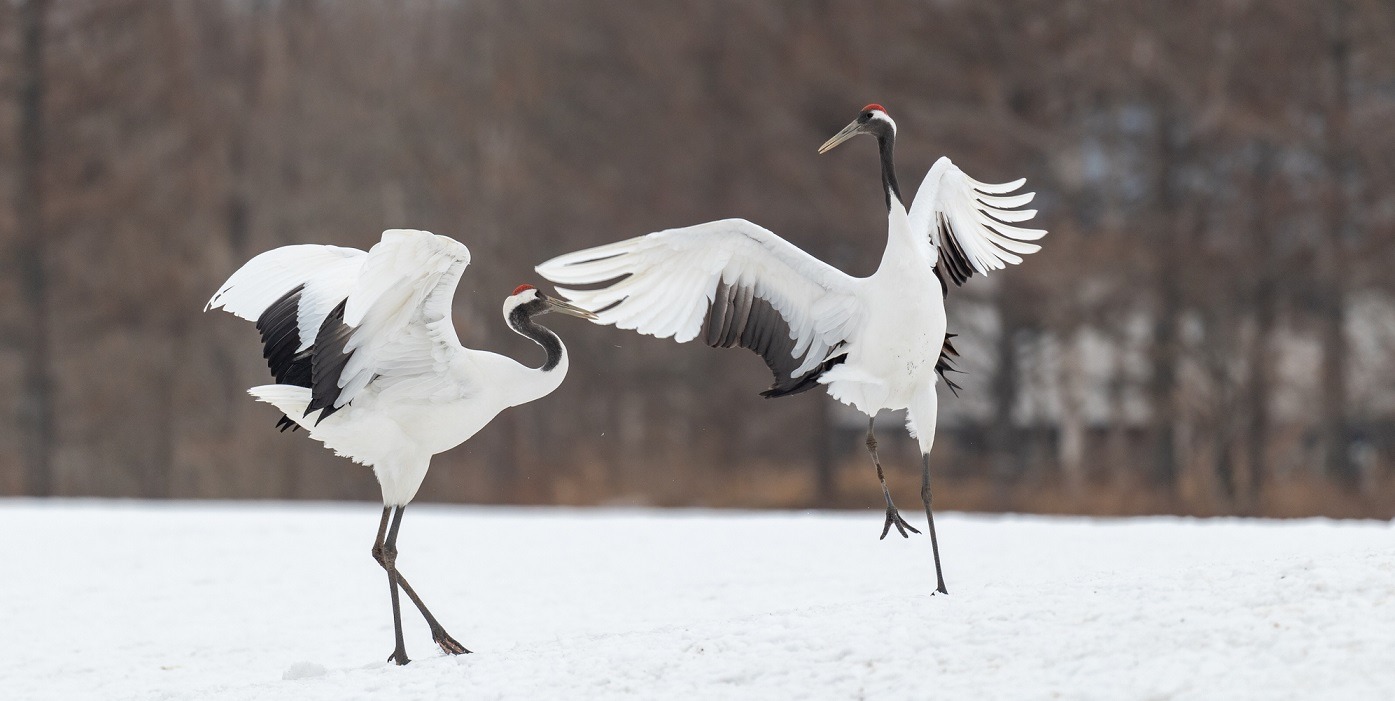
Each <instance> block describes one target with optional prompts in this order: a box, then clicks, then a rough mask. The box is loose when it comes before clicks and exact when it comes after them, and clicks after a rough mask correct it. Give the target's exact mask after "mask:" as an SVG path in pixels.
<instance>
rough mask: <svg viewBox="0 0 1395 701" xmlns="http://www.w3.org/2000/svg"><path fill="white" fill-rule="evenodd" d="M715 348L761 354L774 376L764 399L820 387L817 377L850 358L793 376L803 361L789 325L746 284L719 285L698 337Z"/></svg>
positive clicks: (844, 356) (833, 359) (833, 360)
mask: <svg viewBox="0 0 1395 701" xmlns="http://www.w3.org/2000/svg"><path fill="white" fill-rule="evenodd" d="M699 335H700V336H701V337H702V339H703V341H705V342H706V343H707V345H709V346H711V347H713V348H734V347H741V348H745V349H747V350H750V351H752V352H754V353H755V354H757V355H759V356H760V357H761V358H762V359H763V360H764V361H765V365H766V367H768V368H770V372H771V374H772V375H774V376H775V381H774V383H773V384H771V385H770V388H769V389H767V390H765V391H764V392H761V396H762V397H767V398H769V397H785V396H789V395H791V394H799V393H800V392H805V391H808V390H810V389H813V388H814V387H816V386H818V378H819V376H820V375H822V374H823V373H824V372H827V371H828V369H829V368H831V367H833V366H835V365H837V364H839V363H841V362H843V361H844V360H846V359H847V354H842V355H838V356H834V357H830V358H829V359H828V360H826V361H824V362H823V363H821V364H820V365H819V366H818V367H816V368H814V369H813V370H810V371H809V372H806V373H804V374H803V375H799V376H794V375H793V373H794V371H795V370H798V369H799V366H800V365H803V364H804V358H802V357H796V356H795V355H794V346H795V340H794V339H793V338H791V337H790V325H789V323H788V322H786V321H785V318H784V317H783V316H781V315H780V312H779V311H777V310H776V309H775V307H774V306H772V305H771V304H770V302H768V301H766V300H764V299H762V298H760V297H757V296H756V294H755V290H753V289H752V288H751V287H750V286H746V285H730V284H727V283H726V282H725V281H719V282H718V283H717V289H716V291H715V292H714V293H713V297H712V306H711V307H710V308H709V309H708V311H707V319H706V321H704V322H703V327H702V331H701V333H700V334H699Z"/></svg>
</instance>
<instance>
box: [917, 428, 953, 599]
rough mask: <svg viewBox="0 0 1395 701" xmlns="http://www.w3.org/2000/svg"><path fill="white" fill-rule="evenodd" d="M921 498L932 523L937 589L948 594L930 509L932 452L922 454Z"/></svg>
mask: <svg viewBox="0 0 1395 701" xmlns="http://www.w3.org/2000/svg"><path fill="white" fill-rule="evenodd" d="M920 500H921V501H923V502H925V520H926V522H928V523H929V524H930V550H931V552H933V553H934V554H935V583H936V585H937V586H936V587H935V591H937V592H939V593H941V594H948V593H949V590H948V589H945V575H944V571H943V570H941V569H940V541H939V540H937V539H936V538H935V513H934V512H933V511H931V510H930V454H929V453H926V454H924V455H922V456H921V462H920Z"/></svg>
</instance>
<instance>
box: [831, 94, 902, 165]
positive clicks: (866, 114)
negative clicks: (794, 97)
mask: <svg viewBox="0 0 1395 701" xmlns="http://www.w3.org/2000/svg"><path fill="white" fill-rule="evenodd" d="M858 134H871V135H873V136H875V137H877V138H879V139H881V138H887V137H894V136H896V122H893V121H891V115H889V114H887V112H886V108H885V107H882V106H881V105H879V104H877V103H875V102H873V103H872V104H870V105H867V106H866V107H863V108H862V111H861V112H859V113H858V115H857V119H854V120H853V121H852V123H851V124H849V125H848V126H846V127H843V130H842V131H840V132H838V133H837V134H834V135H833V138H831V139H829V140H828V141H825V142H823V146H820V147H819V153H821V154H823V153H828V152H829V151H832V150H833V147H834V146H837V145H838V144H841V143H843V142H844V141H847V140H848V139H851V138H853V137H854V136H857V135H858Z"/></svg>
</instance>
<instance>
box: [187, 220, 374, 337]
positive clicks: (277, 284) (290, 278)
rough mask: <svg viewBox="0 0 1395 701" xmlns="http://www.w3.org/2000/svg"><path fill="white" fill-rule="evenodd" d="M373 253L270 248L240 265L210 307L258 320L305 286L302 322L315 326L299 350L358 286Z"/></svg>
mask: <svg viewBox="0 0 1395 701" xmlns="http://www.w3.org/2000/svg"><path fill="white" fill-rule="evenodd" d="M367 256H368V254H367V253H364V252H363V251H360V250H358V249H357V248H343V247H340V246H318V245H313V244H302V245H296V246H282V247H280V248H276V249H273V250H270V251H267V252H265V253H262V254H260V255H258V256H257V257H255V258H253V259H252V260H249V261H247V263H245V264H244V265H243V266H242V267H241V268H238V270H237V272H235V273H233V274H232V277H229V278H228V281H227V282H225V283H223V286H222V287H220V288H218V291H217V292H216V293H214V295H213V298H212V299H210V300H208V305H207V306H205V307H204V311H208V310H210V309H219V308H222V309H225V310H227V311H228V312H231V313H232V314H234V315H236V316H239V317H241V318H243V319H247V320H248V321H256V320H257V319H258V318H260V317H261V315H262V313H263V312H265V311H266V309H267V307H270V306H271V305H272V304H273V303H275V302H276V300H278V299H281V297H283V296H284V295H285V294H286V293H287V292H290V291H291V290H293V289H295V288H296V287H299V286H303V289H302V290H301V293H300V308H299V310H298V320H297V324H296V325H297V327H298V328H301V329H310V330H311V331H310V332H309V333H303V334H302V335H301V336H302V338H301V342H300V347H299V348H298V349H297V350H305V349H306V348H309V347H310V345H311V344H313V343H314V342H315V333H314V331H315V330H317V329H319V328H320V324H322V323H324V320H325V317H326V316H328V315H329V312H330V311H331V310H333V309H334V307H335V306H336V305H338V304H339V302H340V300H343V299H344V297H345V296H347V295H348V294H349V290H350V289H352V288H353V285H354V281H355V280H357V279H358V272H359V268H361V267H362V266H363V261H364V259H365V258H366V257H367Z"/></svg>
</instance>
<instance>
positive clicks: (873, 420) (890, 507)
mask: <svg viewBox="0 0 1395 701" xmlns="http://www.w3.org/2000/svg"><path fill="white" fill-rule="evenodd" d="M876 425H877V417H875V416H873V417H870V418H868V419H867V452H868V453H870V454H871V455H872V464H873V465H876V466H877V480H878V481H879V482H881V483H882V496H884V497H886V523H884V524H882V535H881V539H882V540H885V539H886V534H887V533H889V532H891V527H892V526H896V530H897V532H899V533H900V534H901V537H902V538H909V537H911V536H910V534H909V533H906V531H910V532H911V533H920V531H917V530H916V529H915V528H914V527H913V526H911V524H909V523H906V519H903V518H901V512H900V511H897V510H896V505H895V504H893V503H891V490H890V489H887V487H886V474H885V473H883V472H882V461H881V458H879V457H877V435H876V432H875V430H874V429H875V427H876Z"/></svg>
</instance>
